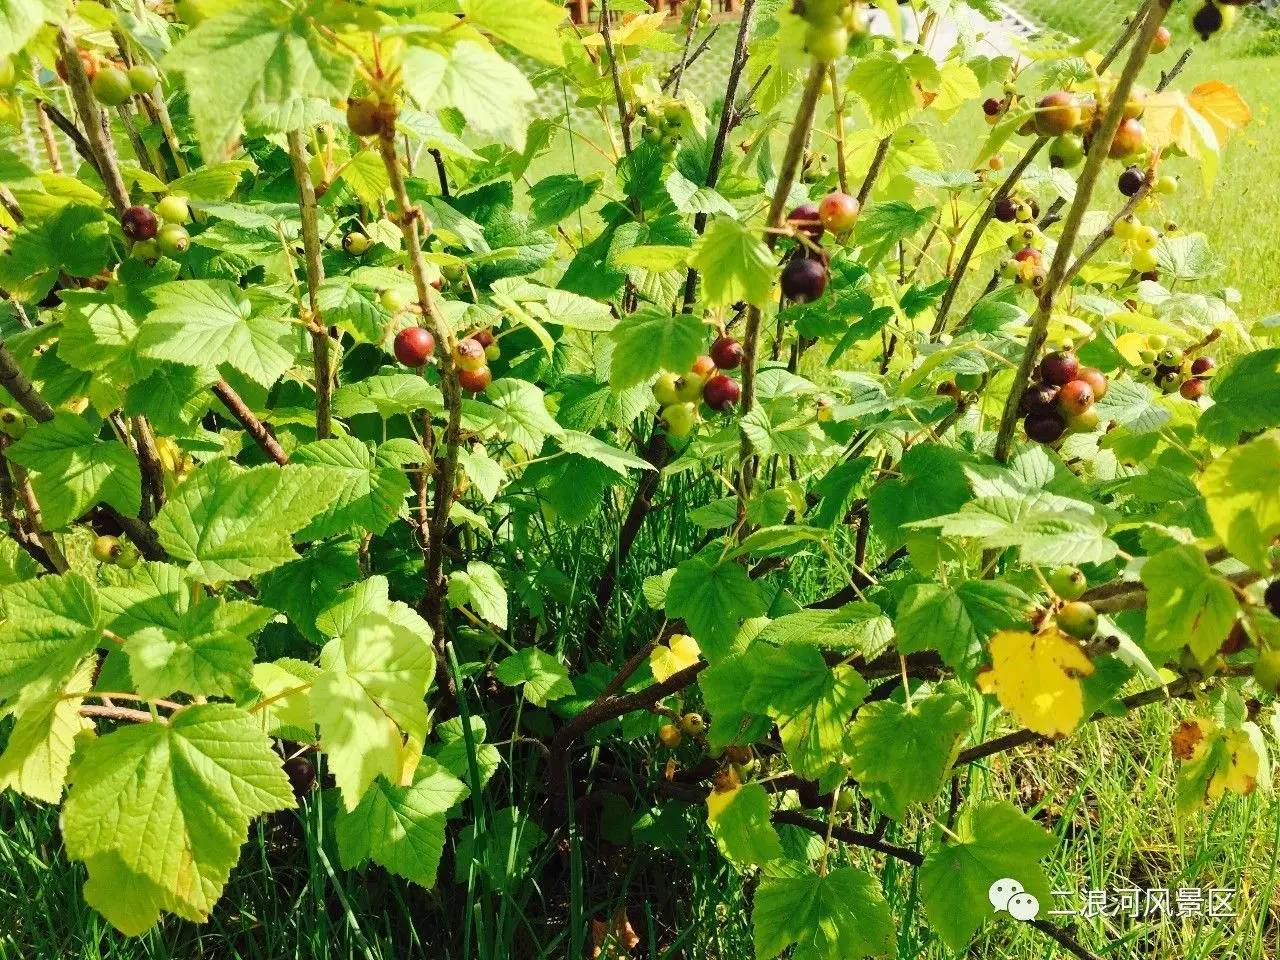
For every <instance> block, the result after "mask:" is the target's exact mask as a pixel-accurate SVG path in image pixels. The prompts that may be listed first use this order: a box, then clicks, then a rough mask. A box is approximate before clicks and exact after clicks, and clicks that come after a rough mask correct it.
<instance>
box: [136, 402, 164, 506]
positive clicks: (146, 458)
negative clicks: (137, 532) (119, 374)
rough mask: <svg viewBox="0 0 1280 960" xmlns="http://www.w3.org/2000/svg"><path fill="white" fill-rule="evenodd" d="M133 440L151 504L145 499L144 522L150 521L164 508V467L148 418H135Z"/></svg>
mask: <svg viewBox="0 0 1280 960" xmlns="http://www.w3.org/2000/svg"><path fill="white" fill-rule="evenodd" d="M133 438H134V441H135V442H136V444H137V447H138V449H137V456H138V466H139V467H140V468H141V470H142V480H143V483H144V484H145V486H146V493H147V494H149V495H150V504H148V502H147V498H146V497H143V510H144V513H143V515H142V517H141V519H143V520H149V519H151V517H152V516H155V514H157V513H159V512H160V508H161V507H163V506H164V501H165V493H164V466H163V464H161V463H160V454H159V453H158V452H157V451H156V438H155V434H153V433H152V432H151V424H150V423H148V422H147V418H146V417H134V419H133Z"/></svg>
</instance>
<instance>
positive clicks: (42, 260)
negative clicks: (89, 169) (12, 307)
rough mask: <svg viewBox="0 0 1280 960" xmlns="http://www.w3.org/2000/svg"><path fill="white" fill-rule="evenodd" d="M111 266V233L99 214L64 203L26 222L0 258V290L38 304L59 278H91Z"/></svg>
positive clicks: (87, 207)
mask: <svg viewBox="0 0 1280 960" xmlns="http://www.w3.org/2000/svg"><path fill="white" fill-rule="evenodd" d="M110 261H111V230H110V226H109V225H108V223H107V220H106V218H105V217H104V216H103V214H102V211H101V210H98V209H97V208H95V207H91V206H88V205H86V204H83V203H68V204H66V205H65V206H63V207H61V208H59V209H58V210H56V211H54V212H53V213H52V214H51V215H49V216H46V217H44V218H43V219H40V220H28V221H26V222H24V223H23V224H22V226H21V227H19V228H18V229H17V230H16V231H15V232H14V234H13V240H12V242H11V243H10V245H9V249H8V250H7V251H6V252H5V254H4V255H3V256H0V289H3V290H5V291H6V292H7V293H9V294H10V295H11V296H15V297H19V298H21V299H26V300H39V299H40V298H41V297H43V296H44V295H45V294H47V293H48V292H49V291H50V290H51V289H52V288H53V285H54V283H55V282H56V281H57V279H58V274H59V272H63V273H68V274H70V275H71V276H74V277H91V276H93V275H94V274H96V273H98V271H100V270H102V269H103V268H104V267H105V266H107V264H108V263H109V262H110Z"/></svg>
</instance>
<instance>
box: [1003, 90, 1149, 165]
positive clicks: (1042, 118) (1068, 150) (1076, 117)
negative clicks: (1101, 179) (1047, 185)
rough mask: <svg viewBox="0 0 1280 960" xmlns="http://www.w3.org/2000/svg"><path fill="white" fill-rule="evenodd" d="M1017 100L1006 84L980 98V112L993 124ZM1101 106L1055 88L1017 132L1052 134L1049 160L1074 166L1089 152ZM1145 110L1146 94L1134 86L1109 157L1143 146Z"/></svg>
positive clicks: (1122, 155) (1017, 97)
mask: <svg viewBox="0 0 1280 960" xmlns="http://www.w3.org/2000/svg"><path fill="white" fill-rule="evenodd" d="M1019 101H1020V95H1019V94H1018V92H1017V90H1016V88H1015V87H1014V86H1013V84H1012V83H1007V84H1006V85H1005V95H1004V96H1003V97H990V98H988V99H987V100H984V101H983V104H982V112H983V114H984V116H985V117H986V120H987V122H988V123H990V124H995V123H998V122H999V120H1000V118H1001V117H1003V116H1004V115H1005V114H1006V113H1008V112H1009V109H1010V108H1011V107H1012V106H1014V105H1015V104H1017V103H1018V102H1019ZM1103 107H1104V105H1103V104H1100V103H1099V101H1098V100H1097V99H1095V98H1094V97H1091V96H1087V95H1085V94H1079V93H1073V92H1071V91H1069V90H1054V91H1051V92H1049V93H1046V94H1045V95H1044V96H1043V97H1041V98H1040V99H1039V100H1038V101H1037V102H1036V105H1035V109H1034V110H1033V111H1032V114H1031V117H1030V118H1029V119H1028V120H1027V121H1026V122H1025V123H1024V124H1023V125H1022V126H1021V127H1020V128H1019V129H1018V133H1020V134H1022V135H1024V136H1030V135H1032V134H1035V135H1038V136H1041V137H1052V138H1053V141H1052V142H1051V144H1050V147H1049V161H1050V163H1051V164H1052V165H1053V166H1055V167H1074V166H1076V165H1077V164H1079V163H1080V161H1081V160H1083V159H1084V156H1085V154H1086V153H1087V152H1088V149H1089V144H1090V142H1091V140H1092V139H1093V136H1094V134H1095V132H1096V130H1097V127H1098V125H1099V124H1100V123H1101V121H1102V117H1103V115H1104V114H1105V112H1106V111H1105V109H1103ZM1145 109H1146V94H1145V93H1144V92H1143V91H1141V90H1138V89H1136V88H1135V89H1134V90H1132V91H1131V92H1130V93H1129V98H1128V101H1127V102H1126V103H1125V109H1124V116H1123V118H1122V119H1121V121H1120V126H1119V128H1118V129H1117V130H1116V134H1115V137H1114V138H1113V139H1112V141H1111V144H1110V147H1109V148H1108V156H1111V157H1114V158H1123V157H1131V156H1133V155H1134V154H1136V153H1138V152H1140V151H1141V150H1142V149H1143V147H1144V146H1145V145H1146V131H1144V130H1143V127H1142V124H1141V123H1140V122H1139V121H1140V118H1141V117H1142V114H1143V112H1144V110H1145Z"/></svg>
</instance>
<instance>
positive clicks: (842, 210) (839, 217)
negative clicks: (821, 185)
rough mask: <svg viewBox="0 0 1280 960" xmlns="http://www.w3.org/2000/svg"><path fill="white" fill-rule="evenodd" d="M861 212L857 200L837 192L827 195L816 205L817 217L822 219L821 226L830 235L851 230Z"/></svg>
mask: <svg viewBox="0 0 1280 960" xmlns="http://www.w3.org/2000/svg"><path fill="white" fill-rule="evenodd" d="M861 210H862V208H861V206H859V204H858V201H857V198H855V197H851V196H849V194H847V193H841V192H839V191H836V192H835V193H829V194H827V195H826V196H825V197H823V198H822V202H821V203H820V204H818V215H819V216H820V217H821V218H822V225H823V226H824V227H826V228H827V229H828V230H830V231H831V232H832V233H845V232H846V231H848V230H851V229H853V225H854V223H855V221H857V219H858V213H859V212H860V211H861Z"/></svg>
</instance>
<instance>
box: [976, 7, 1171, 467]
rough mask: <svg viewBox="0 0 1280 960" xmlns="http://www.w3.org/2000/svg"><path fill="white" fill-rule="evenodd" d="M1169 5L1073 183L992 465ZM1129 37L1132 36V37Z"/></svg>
mask: <svg viewBox="0 0 1280 960" xmlns="http://www.w3.org/2000/svg"><path fill="white" fill-rule="evenodd" d="M1170 3H1172V0H1152V5H1151V7H1150V9H1149V10H1148V11H1147V13H1146V15H1145V16H1141V18H1140V22H1141V28H1140V29H1139V30H1137V38H1136V39H1135V40H1134V41H1133V47H1132V49H1131V50H1130V52H1129V59H1128V61H1127V62H1126V63H1125V65H1124V70H1122V71H1121V73H1120V79H1119V80H1118V81H1117V82H1116V86H1115V89H1114V90H1113V91H1112V92H1111V102H1110V104H1109V105H1108V106H1107V112H1106V114H1105V115H1104V116H1103V118H1102V123H1101V124H1100V125H1099V127H1098V130H1097V131H1096V132H1095V133H1094V137H1093V144H1092V146H1091V147H1090V148H1089V155H1088V157H1087V158H1086V159H1085V162H1084V169H1083V170H1081V171H1080V179H1079V180H1078V181H1077V183H1076V194H1075V199H1074V200H1073V201H1072V203H1071V207H1070V209H1069V210H1068V211H1067V216H1066V218H1065V219H1064V220H1063V223H1062V235H1061V237H1060V238H1059V240H1058V246H1057V249H1055V250H1054V254H1053V261H1052V262H1051V263H1050V265H1049V270H1048V273H1047V275H1046V277H1045V284H1044V289H1043V291H1042V292H1041V294H1040V304H1039V307H1038V309H1037V310H1036V313H1035V316H1034V317H1033V318H1032V321H1031V333H1030V335H1029V336H1028V338H1027V346H1026V349H1025V350H1024V351H1023V354H1022V362H1021V363H1019V364H1018V372H1017V373H1016V374H1015V376H1014V380H1013V384H1012V386H1011V387H1010V388H1009V396H1008V398H1007V399H1006V400H1005V405H1004V412H1003V414H1002V415H1001V418H1000V431H999V433H998V434H997V435H996V449H995V454H996V459H997V460H999V461H1000V462H1001V463H1005V462H1007V461H1008V459H1009V452H1010V449H1011V448H1012V445H1013V434H1014V429H1015V428H1016V427H1017V424H1018V410H1019V408H1020V407H1021V405H1022V396H1023V394H1024V393H1026V390H1027V383H1028V381H1029V380H1030V377H1031V370H1032V368H1033V367H1034V366H1035V363H1036V360H1037V358H1038V357H1039V355H1040V348H1041V347H1043V346H1044V341H1045V338H1046V336H1047V335H1048V330H1049V319H1050V317H1051V316H1052V315H1053V308H1054V305H1055V304H1056V303H1057V300H1058V295H1059V294H1060V293H1061V291H1062V288H1063V277H1064V276H1065V275H1066V270H1067V265H1068V260H1069V258H1070V257H1071V252H1072V248H1073V247H1074V246H1075V241H1076V237H1077V236H1078V235H1079V233H1080V224H1081V223H1082V222H1083V221H1084V215H1085V213H1086V212H1087V211H1088V209H1089V201H1090V200H1091V199H1092V198H1093V189H1094V187H1095V186H1096V185H1097V182H1098V176H1099V174H1101V172H1102V165H1103V163H1104V162H1105V161H1106V159H1107V154H1108V152H1109V151H1110V147H1111V141H1112V140H1113V139H1115V135H1116V130H1118V129H1119V127H1120V121H1121V119H1122V118H1123V115H1124V110H1125V107H1126V105H1127V101H1128V99H1129V92H1130V91H1131V90H1132V89H1133V84H1134V81H1135V80H1136V79H1137V77H1138V72H1139V71H1140V70H1141V69H1142V65H1143V64H1144V63H1145V62H1146V60H1147V56H1148V54H1150V52H1151V39H1152V37H1154V36H1155V33H1156V30H1158V29H1159V28H1160V24H1161V23H1163V22H1164V18H1165V14H1166V13H1168V10H1169V5H1170ZM1130 32H1132V31H1130Z"/></svg>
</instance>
